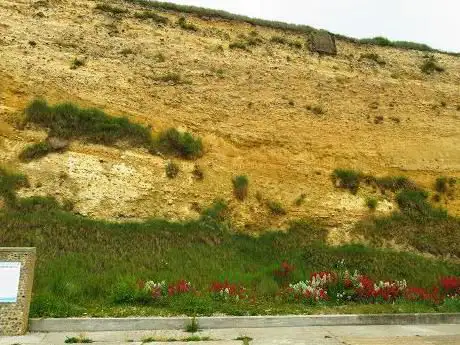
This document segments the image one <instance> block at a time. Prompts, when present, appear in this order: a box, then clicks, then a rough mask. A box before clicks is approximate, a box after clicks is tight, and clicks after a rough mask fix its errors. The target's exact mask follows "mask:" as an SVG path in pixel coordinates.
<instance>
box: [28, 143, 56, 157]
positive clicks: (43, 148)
mask: <svg viewBox="0 0 460 345" xmlns="http://www.w3.org/2000/svg"><path fill="white" fill-rule="evenodd" d="M51 152H54V149H53V148H52V147H51V145H50V144H49V143H48V142H46V141H41V142H39V143H36V144H32V145H28V146H27V147H26V148H25V149H24V150H23V151H22V152H21V153H20V154H19V159H20V160H22V161H30V160H33V159H39V158H42V157H45V156H46V155H47V154H48V153H51Z"/></svg>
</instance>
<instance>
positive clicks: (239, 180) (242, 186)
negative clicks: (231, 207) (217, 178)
mask: <svg viewBox="0 0 460 345" xmlns="http://www.w3.org/2000/svg"><path fill="white" fill-rule="evenodd" d="M232 183H233V194H234V195H235V197H236V198H237V199H238V200H241V201H243V200H244V199H246V197H247V196H248V186H249V179H248V177H247V176H246V175H238V176H236V177H234V178H233V179H232Z"/></svg>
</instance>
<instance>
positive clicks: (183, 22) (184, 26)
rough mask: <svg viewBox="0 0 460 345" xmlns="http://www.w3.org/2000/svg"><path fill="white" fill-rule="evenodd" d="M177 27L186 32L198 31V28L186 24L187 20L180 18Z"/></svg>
mask: <svg viewBox="0 0 460 345" xmlns="http://www.w3.org/2000/svg"><path fill="white" fill-rule="evenodd" d="M177 25H179V27H180V28H181V29H184V30H187V31H198V27H197V26H196V25H194V24H192V23H189V22H187V19H186V18H185V17H180V18H179V20H178V21H177Z"/></svg>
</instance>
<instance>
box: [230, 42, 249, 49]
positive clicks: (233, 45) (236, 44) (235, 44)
mask: <svg viewBox="0 0 460 345" xmlns="http://www.w3.org/2000/svg"><path fill="white" fill-rule="evenodd" d="M228 47H229V48H230V49H241V50H245V51H250V50H249V48H248V46H247V43H246V42H243V41H236V42H232V43H230V44H229V45H228Z"/></svg>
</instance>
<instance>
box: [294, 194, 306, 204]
mask: <svg viewBox="0 0 460 345" xmlns="http://www.w3.org/2000/svg"><path fill="white" fill-rule="evenodd" d="M306 197H307V194H305V193H302V194H300V196H299V197H298V198H297V199H295V201H294V205H296V206H300V205H302V204H303V203H304V202H305V198H306Z"/></svg>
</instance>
